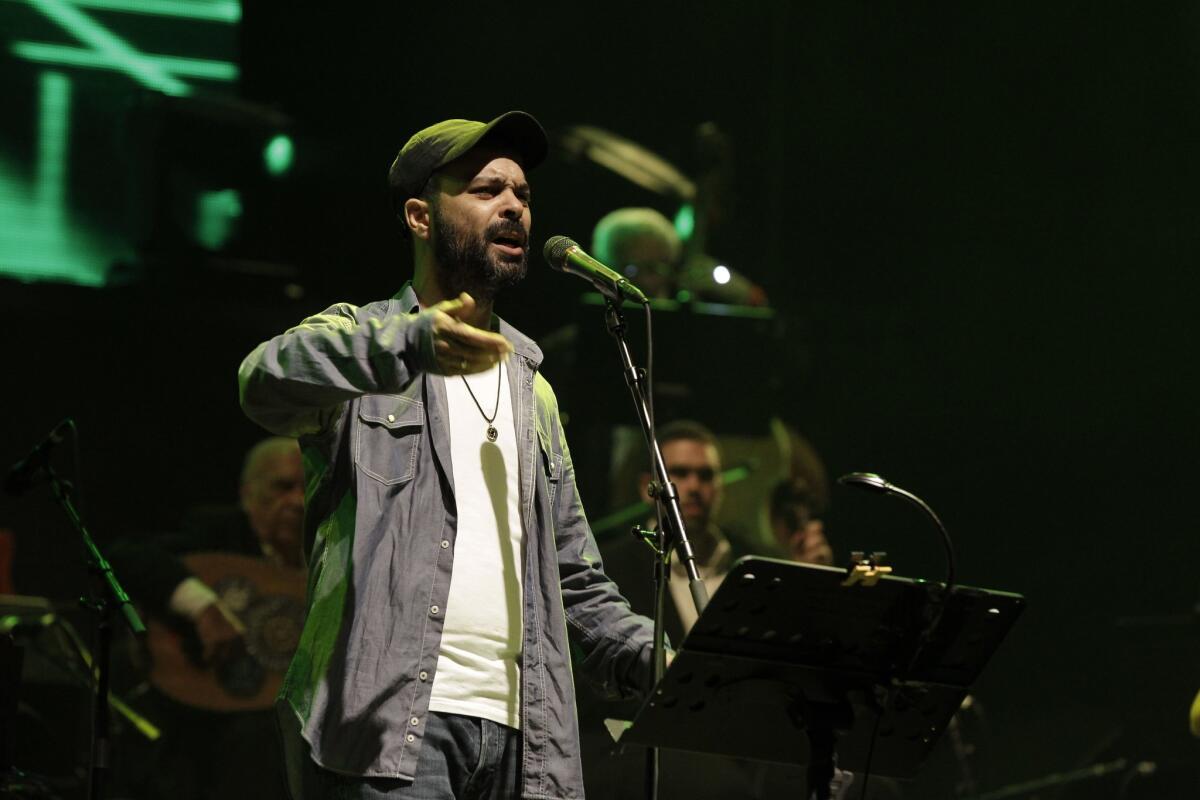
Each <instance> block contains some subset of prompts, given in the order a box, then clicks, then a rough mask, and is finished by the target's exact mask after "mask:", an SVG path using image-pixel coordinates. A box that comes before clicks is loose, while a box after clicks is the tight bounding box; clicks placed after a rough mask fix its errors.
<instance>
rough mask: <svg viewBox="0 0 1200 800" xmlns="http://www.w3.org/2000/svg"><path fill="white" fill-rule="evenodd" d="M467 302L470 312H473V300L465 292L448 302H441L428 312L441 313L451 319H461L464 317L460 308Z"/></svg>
mask: <svg viewBox="0 0 1200 800" xmlns="http://www.w3.org/2000/svg"><path fill="white" fill-rule="evenodd" d="M468 301H470V303H471V310H472V311H474V310H475V307H474V304H475V299H474V298H473V297H471V295H469V294H467V293H466V292H463V293H462V294H460V295H459V296H458V297H452V298H450V299H449V300H443V301H442V302H440V303H438V304H437V305H434V306H432V307H431V308H430V310H431V311H441V312H442V313H443V314H448V315H449V316H451V317H462V316H464V314H463V313H462V308H463V306H464V305H465V304H466V303H467V302H468Z"/></svg>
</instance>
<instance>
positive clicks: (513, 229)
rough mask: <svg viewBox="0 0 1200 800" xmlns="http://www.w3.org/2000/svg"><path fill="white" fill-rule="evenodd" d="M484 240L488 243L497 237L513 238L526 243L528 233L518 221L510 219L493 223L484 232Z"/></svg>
mask: <svg viewBox="0 0 1200 800" xmlns="http://www.w3.org/2000/svg"><path fill="white" fill-rule="evenodd" d="M483 235H484V238H485V239H487V240H488V241H491V240H493V239H495V238H496V237H497V236H511V237H513V238H514V239H516V240H517V241H519V242H522V243H524V242H525V239H526V233H525V228H524V226H522V225H521V223H519V222H517V221H516V220H513V219H509V220H503V221H501V222H493V223H492V224H491V225H489V226H488V227H487V230H486V231H484V234H483Z"/></svg>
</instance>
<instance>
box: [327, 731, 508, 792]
mask: <svg viewBox="0 0 1200 800" xmlns="http://www.w3.org/2000/svg"><path fill="white" fill-rule="evenodd" d="M318 772H319V773H320V782H321V784H322V786H321V792H320V796H322V797H326V798H329V800H507V799H508V798H516V797H518V796H519V794H520V790H521V734H520V733H519V732H518V731H515V730H513V729H512V728H510V727H508V726H507V725H500V724H499V723H496V722H492V721H491V720H487V719H478V718H476V717H463V716H459V715H458V714H439V713H437V712H430V713H429V718H428V721H427V722H426V725H425V741H424V742H422V744H421V754H420V755H419V756H418V757H417V772H416V778H415V779H414V780H411V781H406V780H401V779H399V778H361V777H355V776H352V775H340V774H338V773H336V772H330V771H329V770H324V769H319V770H318Z"/></svg>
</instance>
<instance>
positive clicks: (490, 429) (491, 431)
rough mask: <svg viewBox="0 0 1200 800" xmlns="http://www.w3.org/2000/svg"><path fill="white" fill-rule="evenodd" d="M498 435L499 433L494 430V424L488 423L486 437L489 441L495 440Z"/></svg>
mask: <svg viewBox="0 0 1200 800" xmlns="http://www.w3.org/2000/svg"><path fill="white" fill-rule="evenodd" d="M499 435H500V432H499V431H497V430H496V426H495V425H488V429H487V437H488V441H489V442H494V441H496V437H498V436H499Z"/></svg>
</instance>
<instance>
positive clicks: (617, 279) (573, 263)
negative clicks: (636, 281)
mask: <svg viewBox="0 0 1200 800" xmlns="http://www.w3.org/2000/svg"><path fill="white" fill-rule="evenodd" d="M542 255H543V256H545V258H546V263H548V264H549V265H550V266H551V267H552V268H554V269H556V270H558V271H559V272H569V273H571V274H572V275H578V276H579V277H581V278H583V279H584V280H586V281H588V282H589V283H591V284H592V286H594V287H596V291H598V292H599V293H600V294H602V295H604V296H605V297H607V298H608V299H609V300H612V301H613V302H615V303H620V302H621V301H622V300H632V301H634V302H635V303H642V304H645V303H646V302H647V300H646V295H645V294H643V293H642V290H641V289H639V288H637V287H636V286H634V285H633V284H632V283H630V282H629V281H628V280H626V279H625V278H624V277H622V276H621V274H620V273H618V272H615V271H614V270H611V269H609V268H608V267H606V266H605V265H604V264H601V263H600V262H599V261H597V260H596V259H594V258H592V257H591V256H589V255H588V254H587V253H585V252H583V249H582V248H581V247H580V246H579V245H578V244H576V243H575V242H574V241H573V240H571V239H570V238H568V237H566V236H551V237H550V239H549V240H548V241H547V242H546V247H545V249H543V250H542Z"/></svg>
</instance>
